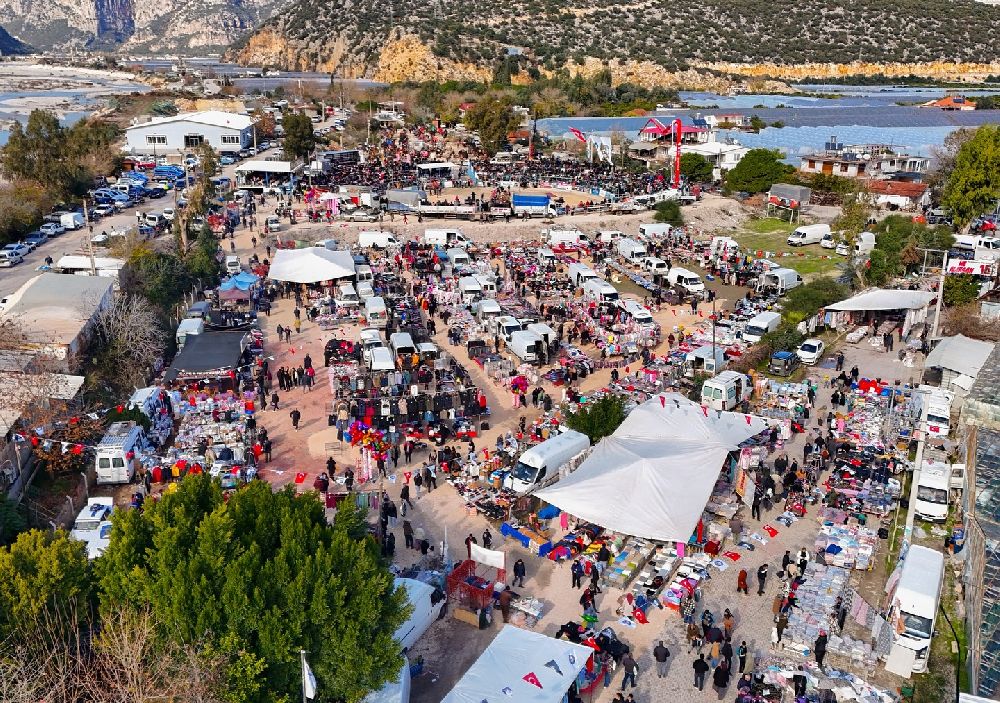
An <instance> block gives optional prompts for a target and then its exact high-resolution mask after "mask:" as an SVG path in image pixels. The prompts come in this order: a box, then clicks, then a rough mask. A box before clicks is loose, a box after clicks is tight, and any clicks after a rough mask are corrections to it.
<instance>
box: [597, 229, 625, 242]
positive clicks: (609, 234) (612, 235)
mask: <svg viewBox="0 0 1000 703" xmlns="http://www.w3.org/2000/svg"><path fill="white" fill-rule="evenodd" d="M624 236H626V235H625V233H624V232H621V231H619V230H617V229H602V230H601V231H599V232H598V233H597V241H599V242H601V243H602V244H614V243H615V242H617V241H618V240H619V239H621V238H622V237H624Z"/></svg>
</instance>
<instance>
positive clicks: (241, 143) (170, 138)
mask: <svg viewBox="0 0 1000 703" xmlns="http://www.w3.org/2000/svg"><path fill="white" fill-rule="evenodd" d="M125 139H126V142H127V144H128V151H129V153H132V154H151V155H153V156H156V155H165V154H176V153H177V152H189V151H191V150H192V149H196V148H197V147H199V146H201V145H202V144H208V145H209V146H210V147H212V148H213V149H215V150H216V151H218V152H225V151H239V150H241V149H245V148H247V147H249V146H250V145H252V144H253V119H251V118H250V117H249V116H248V115H237V114H236V113H233V112H222V111H221V110H205V111H203V112H186V113H184V114H181V115H175V116H173V117H158V118H155V119H152V120H150V121H148V122H142V123H139V124H134V125H132V126H131V127H128V128H127V129H126V130H125Z"/></svg>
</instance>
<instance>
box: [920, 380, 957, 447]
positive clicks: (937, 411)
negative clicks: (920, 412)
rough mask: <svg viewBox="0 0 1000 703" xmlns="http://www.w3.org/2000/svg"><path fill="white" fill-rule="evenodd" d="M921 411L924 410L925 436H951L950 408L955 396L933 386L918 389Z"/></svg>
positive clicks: (922, 386)
mask: <svg viewBox="0 0 1000 703" xmlns="http://www.w3.org/2000/svg"><path fill="white" fill-rule="evenodd" d="M917 390H919V391H921V393H920V402H921V404H922V409H925V410H926V415H925V419H926V421H927V434H928V435H930V436H931V437H947V436H948V435H949V434H951V406H952V403H954V402H955V394H954V393H952V392H951V391H946V390H943V389H941V388H935V387H934V386H924V385H921V386H919V387H918V389H917Z"/></svg>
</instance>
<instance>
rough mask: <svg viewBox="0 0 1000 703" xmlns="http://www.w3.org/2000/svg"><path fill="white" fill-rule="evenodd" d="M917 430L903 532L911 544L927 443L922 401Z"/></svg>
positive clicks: (925, 404)
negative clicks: (915, 452)
mask: <svg viewBox="0 0 1000 703" xmlns="http://www.w3.org/2000/svg"><path fill="white" fill-rule="evenodd" d="M916 430H917V431H919V432H920V437H919V439H917V458H916V461H914V463H913V473H912V474H911V480H910V500H909V503H908V506H907V509H906V528H905V529H904V530H903V540H904V541H906V542H910V539H911V537H912V535H913V520H914V518H915V517H916V514H917V485H918V484H919V483H920V469H921V468H922V467H923V464H924V445H925V444H926V443H927V402H926V401H925V400H923V399H921V401H920V420H919V422H917V426H916Z"/></svg>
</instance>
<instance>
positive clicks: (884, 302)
mask: <svg viewBox="0 0 1000 703" xmlns="http://www.w3.org/2000/svg"><path fill="white" fill-rule="evenodd" d="M934 296H935V293H932V292H930V291H926V290H886V289H884V288H874V289H872V290H869V291H865V292H864V293H858V294H857V295H856V296H854V297H853V298H848V299H847V300H842V301H841V302H839V303H834V304H833V305H827V306H826V309H827V310H835V311H866V310H916V309H918V308H923V307H926V306H927V304H928V303H930V302H931V301H932V300H934Z"/></svg>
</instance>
